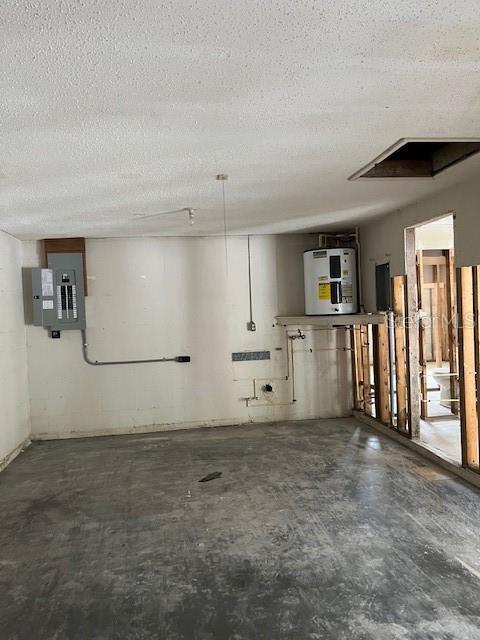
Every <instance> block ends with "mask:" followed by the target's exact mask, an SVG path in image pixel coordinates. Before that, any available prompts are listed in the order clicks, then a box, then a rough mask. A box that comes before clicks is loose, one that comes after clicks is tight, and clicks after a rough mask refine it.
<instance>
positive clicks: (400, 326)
mask: <svg viewBox="0 0 480 640" xmlns="http://www.w3.org/2000/svg"><path fill="white" fill-rule="evenodd" d="M405 282H406V278H405V276H394V277H393V278H392V293H393V304H392V309H393V315H394V321H395V329H394V335H395V380H396V388H397V392H396V398H397V424H396V426H397V429H398V430H399V431H400V432H401V433H404V434H407V435H408V431H409V430H408V421H407V384H408V383H407V377H408V373H407V357H406V352H405V350H406V343H405V338H406V336H405V333H406V332H405ZM417 378H418V376H417Z"/></svg>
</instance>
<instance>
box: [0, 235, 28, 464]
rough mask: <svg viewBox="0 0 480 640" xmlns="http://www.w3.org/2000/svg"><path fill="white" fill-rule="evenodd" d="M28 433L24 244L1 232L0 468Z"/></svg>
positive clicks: (13, 454) (26, 438)
mask: <svg viewBox="0 0 480 640" xmlns="http://www.w3.org/2000/svg"><path fill="white" fill-rule="evenodd" d="M29 435H30V422H29V405H28V381H27V353H26V336H25V322H24V318H23V297H22V247H21V243H20V242H19V241H18V240H16V239H15V238H12V237H11V236H9V235H7V234H5V233H3V232H1V231H0V469H1V468H3V467H4V466H5V464H7V463H8V461H10V460H11V459H12V458H13V457H14V456H15V455H16V453H18V450H19V447H21V446H22V445H23V444H24V443H25V441H26V440H28V438H29Z"/></svg>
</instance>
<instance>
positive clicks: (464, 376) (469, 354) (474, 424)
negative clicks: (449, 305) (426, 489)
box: [457, 267, 479, 471]
mask: <svg viewBox="0 0 480 640" xmlns="http://www.w3.org/2000/svg"><path fill="white" fill-rule="evenodd" d="M473 294H474V291H473V270H472V267H459V268H458V269H457V307H458V370H459V378H460V426H461V438H462V465H463V466H464V467H468V468H470V469H474V470H475V471H478V468H479V466H478V465H479V437H478V418H477V405H476V384H475V360H476V358H475V353H476V349H475V330H474V326H473V325H474V303H473V297H474V296H473Z"/></svg>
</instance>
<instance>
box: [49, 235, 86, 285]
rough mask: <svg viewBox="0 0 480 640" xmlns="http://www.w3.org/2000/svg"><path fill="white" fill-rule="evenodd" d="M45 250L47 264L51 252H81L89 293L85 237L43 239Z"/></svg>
mask: <svg viewBox="0 0 480 640" xmlns="http://www.w3.org/2000/svg"><path fill="white" fill-rule="evenodd" d="M43 249H44V251H45V264H46V263H47V256H48V254H49V253H81V254H82V259H83V286H84V291H85V295H88V280H87V257H86V247H85V238H52V239H47V240H44V241H43Z"/></svg>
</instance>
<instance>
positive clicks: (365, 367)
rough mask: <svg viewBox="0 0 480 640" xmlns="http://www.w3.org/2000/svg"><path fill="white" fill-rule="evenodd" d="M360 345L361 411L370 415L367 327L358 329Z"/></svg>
mask: <svg viewBox="0 0 480 640" xmlns="http://www.w3.org/2000/svg"><path fill="white" fill-rule="evenodd" d="M360 335H361V345H362V366H363V411H364V413H365V415H367V416H371V415H372V397H371V388H370V387H371V376H370V342H369V325H365V324H364V325H362V326H361V327H360Z"/></svg>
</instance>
